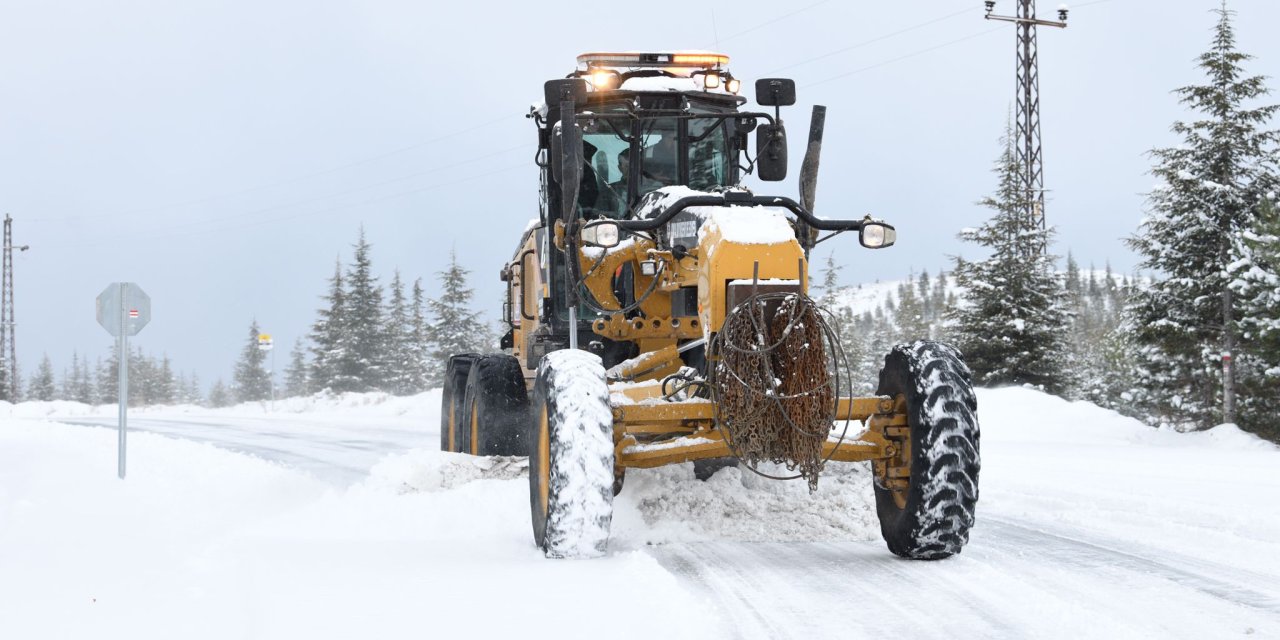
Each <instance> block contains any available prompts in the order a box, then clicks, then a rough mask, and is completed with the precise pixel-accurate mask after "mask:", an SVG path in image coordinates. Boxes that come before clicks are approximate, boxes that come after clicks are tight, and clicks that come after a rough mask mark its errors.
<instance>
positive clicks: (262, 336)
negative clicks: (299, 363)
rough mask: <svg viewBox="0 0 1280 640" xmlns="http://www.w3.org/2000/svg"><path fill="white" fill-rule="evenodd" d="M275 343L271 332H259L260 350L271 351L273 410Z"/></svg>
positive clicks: (273, 402) (272, 403) (274, 400)
mask: <svg viewBox="0 0 1280 640" xmlns="http://www.w3.org/2000/svg"><path fill="white" fill-rule="evenodd" d="M274 346H275V343H274V342H273V341H272V339H271V334H269V333H259V334H258V350H259V351H270V352H271V367H270V368H269V369H268V376H269V378H270V380H271V409H270V410H271V411H273V412H274V411H275V410H276V352H275V351H274V350H272V347H274Z"/></svg>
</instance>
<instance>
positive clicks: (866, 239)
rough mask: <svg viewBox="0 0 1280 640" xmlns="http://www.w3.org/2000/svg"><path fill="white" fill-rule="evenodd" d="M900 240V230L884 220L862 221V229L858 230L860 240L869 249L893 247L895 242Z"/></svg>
mask: <svg viewBox="0 0 1280 640" xmlns="http://www.w3.org/2000/svg"><path fill="white" fill-rule="evenodd" d="M897 241H898V231H897V229H894V228H893V225H889V224H886V223H883V222H871V221H870V220H868V221H866V222H863V223H862V230H861V231H859V232H858V242H860V243H862V246H864V247H866V248H868V249H883V248H885V247H892V246H893V243H894V242H897Z"/></svg>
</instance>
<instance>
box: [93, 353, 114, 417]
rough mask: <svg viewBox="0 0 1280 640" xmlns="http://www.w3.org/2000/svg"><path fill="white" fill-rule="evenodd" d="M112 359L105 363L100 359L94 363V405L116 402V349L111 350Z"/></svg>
mask: <svg viewBox="0 0 1280 640" xmlns="http://www.w3.org/2000/svg"><path fill="white" fill-rule="evenodd" d="M111 354H112V357H110V358H108V359H107V361H106V362H103V360H102V358H101V357H99V358H97V359H96V360H94V363H93V375H94V382H93V398H94V404H115V402H116V359H115V347H114V346H113V347H112V348H111Z"/></svg>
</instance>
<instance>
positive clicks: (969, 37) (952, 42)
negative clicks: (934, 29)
mask: <svg viewBox="0 0 1280 640" xmlns="http://www.w3.org/2000/svg"><path fill="white" fill-rule="evenodd" d="M999 30H1000V28H999V27H996V28H995V29H987V30H986V31H979V32H978V33H973V34H970V35H967V36H965V37H963V38H956V39H955V40H949V41H947V42H944V43H942V44H939V45H935V46H932V47H929V48H927V49H920V50H919V51H913V52H911V53H908V54H906V55H903V56H898V57H897V58H891V59H889V60H885V61H884V62H878V63H876V64H873V65H870V66H866V67H862V68H860V69H854V70H853V71H846V72H844V73H840V74H836V75H833V76H827V77H826V78H823V79H822V80H819V81H817V82H810V83H809V84H806V85H802V86H803V87H816V86H818V85H820V84H826V83H828V82H832V81H835V80H839V79H840V78H845V77H848V76H851V75H854V74H858V73H863V72H864V71H870V70H872V69H878V68H880V67H883V66H885V65H887V64H892V63H894V62H899V61H902V60H906V59H908V58H914V57H916V56H919V55H924V54H926V53H929V52H932V51H937V50H938V49H943V48H946V47H950V46H952V45H956V44H960V43H961V42H966V41H968V40H973V39H974V38H980V37H982V36H985V35H988V34H991V33H995V32H997V31H999Z"/></svg>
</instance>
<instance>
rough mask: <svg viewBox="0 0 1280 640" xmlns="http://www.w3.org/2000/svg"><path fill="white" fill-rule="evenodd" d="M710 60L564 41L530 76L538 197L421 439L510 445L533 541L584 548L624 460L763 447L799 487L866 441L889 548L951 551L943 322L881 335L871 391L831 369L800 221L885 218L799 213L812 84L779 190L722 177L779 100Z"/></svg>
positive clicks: (804, 200)
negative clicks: (497, 338) (493, 348)
mask: <svg viewBox="0 0 1280 640" xmlns="http://www.w3.org/2000/svg"><path fill="white" fill-rule="evenodd" d="M727 64H728V57H727V56H723V55H720V54H709V53H683V54H682V53H635V52H628V53H624V54H609V53H595V54H584V55H583V56H581V57H579V68H578V69H577V70H576V71H575V72H574V74H571V77H570V78H569V79H565V80H552V81H549V82H547V83H546V91H545V92H546V100H545V104H543V105H540V106H539V107H538V108H536V109H535V110H533V112H532V113H531V114H530V117H531V118H532V119H533V120H534V122H535V123H536V124H537V128H538V135H539V148H540V151H539V154H538V161H537V164H538V168H539V170H540V172H541V177H542V184H543V187H542V189H541V191H540V194H541V202H540V205H541V206H540V215H539V217H538V219H537V220H536V221H535V222H534V223H531V225H530V227H529V228H528V229H526V230H525V232H524V234H523V235H522V236H521V238H520V242H519V244H518V246H517V249H516V252H515V254H514V255H513V257H512V260H511V261H510V262H509V263H507V264H506V265H505V267H504V268H503V270H502V280H503V281H504V282H505V283H506V284H507V301H506V303H505V304H504V306H503V318H504V320H505V322H506V323H507V325H508V328H509V331H508V332H507V334H506V336H504V337H503V340H502V348H503V352H502V353H497V354H491V355H480V354H455V355H454V356H452V357H451V358H450V359H449V362H448V367H447V371H446V377H445V381H444V389H443V394H442V396H443V407H442V409H443V410H442V411H441V448H442V449H445V450H449V451H460V452H466V453H471V454H474V455H528V456H529V483H530V485H529V486H530V507H531V516H532V517H531V521H532V525H533V534H534V541H535V542H536V544H538V546H540V547H541V548H542V549H543V551H544V552H545V554H546V555H547V556H548V557H589V556H595V555H600V554H603V553H605V552H606V548H607V543H608V537H609V526H610V522H611V518H612V500H613V496H614V495H616V494H617V493H618V492H619V491H621V490H622V488H623V485H624V480H625V475H626V471H627V469H629V468H650V467H657V466H662V465H667V464H676V463H682V462H690V461H691V462H693V463H694V469H695V474H696V475H698V477H700V478H702V477H706V476H709V475H710V473H714V470H715V469H716V468H719V467H721V466H724V465H725V464H738V465H740V466H742V467H743V468H745V469H746V470H748V471H751V472H755V473H759V474H761V475H766V476H768V477H778V476H777V471H776V470H775V471H768V470H767V469H773V467H770V466H762V465H766V464H767V463H780V464H782V465H784V466H785V468H786V474H785V475H784V476H781V477H779V479H793V478H803V479H804V480H806V481H807V482H808V483H809V486H810V487H811V489H812V488H815V487H816V486H817V482H818V479H819V475H820V473H821V471H822V467H823V465H824V464H825V463H826V462H828V461H831V460H839V461H870V462H871V463H872V468H873V470H874V473H873V476H874V478H875V482H874V486H873V489H872V490H873V491H874V492H875V495H876V503H877V509H878V512H879V516H880V521H881V529H882V533H883V534H884V538H885V541H886V543H887V544H888V546H889V549H890V550H891V551H892V552H894V553H896V554H898V555H901V556H904V557H910V558H922V559H933V558H942V557H947V556H950V555H953V554H955V553H958V552H959V551H960V549H961V548H962V547H963V545H964V544H965V543H966V542H967V540H968V532H969V528H970V527H971V526H972V524H973V513H974V506H975V504H976V501H977V494H978V491H977V476H978V468H979V454H978V425H977V418H976V409H977V407H976V401H975V399H974V395H973V391H972V388H971V386H970V375H969V370H968V368H967V367H966V366H965V365H964V362H963V360H962V358H961V356H960V354H959V353H958V352H957V351H956V350H955V349H953V348H951V347H949V346H947V345H945V344H941V343H936V342H930V341H918V342H914V343H910V344H901V345H898V346H896V347H894V349H893V350H891V351H890V353H889V354H887V355H886V357H885V368H884V369H883V371H882V372H881V375H880V381H879V385H878V387H877V391H876V395H874V396H867V397H858V396H855V395H854V394H853V393H852V390H853V389H854V388H855V386H854V385H853V384H852V381H851V380H850V379H849V367H848V363H847V362H846V360H845V357H844V354H843V352H842V349H841V344H842V341H841V340H840V337H839V336H838V335H836V333H835V331H834V329H833V325H832V323H830V322H828V320H827V318H828V313H827V312H826V311H825V310H823V309H821V308H819V307H818V305H817V304H816V303H815V302H814V300H813V299H811V298H810V297H809V296H808V288H809V275H808V268H809V265H808V254H809V251H810V250H811V249H812V248H813V246H814V245H815V244H816V243H817V242H819V241H820V239H819V235H820V233H821V232H823V231H826V232H830V233H831V234H833V235H834V234H836V233H840V232H844V231H857V232H858V233H859V239H860V242H861V244H862V245H863V246H864V247H868V248H873V249H879V248H885V247H889V246H891V245H892V244H893V243H894V240H895V235H896V232H895V231H894V229H893V227H892V226H890V225H888V224H885V223H884V222H882V221H880V220H876V219H873V218H871V217H870V216H868V217H865V218H862V219H854V220H830V219H823V218H818V217H817V216H815V215H813V213H812V209H813V203H814V194H815V192H816V180H817V169H818V159H819V154H820V151H821V142H822V132H823V128H824V120H825V108H824V107H815V108H814V114H813V118H812V120H811V125H810V131H809V141H808V142H809V144H808V147H807V152H806V155H805V158H804V163H803V166H802V168H801V172H800V194H801V198H800V202H797V201H795V200H792V199H791V198H787V197H782V196H768V195H756V194H754V193H752V192H751V191H749V190H747V189H746V188H744V187H742V186H741V185H740V182H741V178H742V176H741V175H739V170H740V167H747V168H746V171H747V172H748V173H749V172H751V171H752V170H754V171H755V173H756V174H757V176H758V177H759V178H760V179H762V180H765V181H774V182H776V181H779V180H782V179H783V178H784V177H785V175H786V134H785V130H784V129H783V127H782V122H781V119H780V118H779V117H778V114H779V113H780V108H781V107H783V106H789V105H791V104H794V102H795V86H794V83H793V82H791V81H790V80H786V79H779V78H766V79H762V80H760V81H758V82H757V83H756V97H757V102H758V103H759V104H760V105H761V106H765V107H773V109H774V113H773V114H769V113H764V112H750V111H744V110H741V109H739V107H741V106H742V104H743V103H744V102H745V100H743V99H742V98H740V97H739V96H737V86H738V85H740V82H739V81H737V80H736V79H733V76H732V74H730V73H729V71H728V69H727ZM636 78H641V79H643V78H650V79H652V78H669V79H670V78H674V79H677V80H679V82H675V81H672V82H667V81H662V82H657V81H648V82H643V83H642V82H634V81H632V80H633V79H636ZM694 80H696V82H693V81H694ZM729 80H732V81H733V83H734V84H733V85H732V86H733V89H732V90H727V89H726V86H728V85H727V82H729ZM659 85H661V86H659ZM637 87H645V88H654V87H658V89H659V90H654V91H645V90H638V89H637ZM753 132H754V134H755V136H756V149H755V151H756V152H755V154H754V158H752V157H751V154H749V153H748V152H747V143H748V140H749V134H751V133H753ZM708 145H710V146H708ZM743 157H745V158H746V161H745V162H743V161H741V159H742V158H743ZM828 237H830V236H828ZM851 425H852V426H851Z"/></svg>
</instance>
